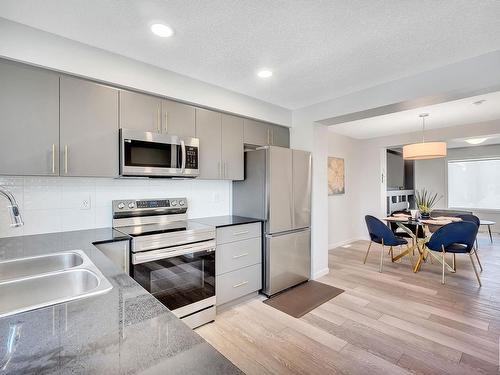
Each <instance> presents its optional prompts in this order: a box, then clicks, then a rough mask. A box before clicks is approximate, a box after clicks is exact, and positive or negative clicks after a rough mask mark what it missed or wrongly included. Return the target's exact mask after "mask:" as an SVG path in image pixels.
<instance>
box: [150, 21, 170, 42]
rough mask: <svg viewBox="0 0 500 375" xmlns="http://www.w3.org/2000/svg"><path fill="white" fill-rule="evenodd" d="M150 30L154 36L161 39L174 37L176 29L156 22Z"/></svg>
mask: <svg viewBox="0 0 500 375" xmlns="http://www.w3.org/2000/svg"><path fill="white" fill-rule="evenodd" d="M149 29H150V30H151V32H152V33H153V34H155V35H156V36H159V37H160V38H170V37H171V36H172V35H174V29H172V28H171V27H170V26H168V25H166V24H164V23H159V22H155V23H153V24H152V25H151V26H150V27H149Z"/></svg>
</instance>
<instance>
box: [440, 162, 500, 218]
mask: <svg viewBox="0 0 500 375" xmlns="http://www.w3.org/2000/svg"><path fill="white" fill-rule="evenodd" d="M488 160H496V161H500V156H493V157H485V158H468V159H467V158H466V159H448V160H446V187H445V188H446V207H448V208H449V209H450V210H463V211H473V212H491V213H500V208H477V207H457V206H450V205H449V201H450V200H449V197H450V188H449V184H448V177H449V173H450V172H449V168H448V167H449V165H450V163H464V162H465V163H466V162H474V161H488Z"/></svg>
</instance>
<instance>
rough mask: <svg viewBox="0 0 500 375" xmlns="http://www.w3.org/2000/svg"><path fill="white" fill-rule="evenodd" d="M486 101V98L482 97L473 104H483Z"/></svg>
mask: <svg viewBox="0 0 500 375" xmlns="http://www.w3.org/2000/svg"><path fill="white" fill-rule="evenodd" d="M485 101H486V99H481V100H478V101H476V102H473V103H472V104H474V105H481V104H483V103H484V102H485Z"/></svg>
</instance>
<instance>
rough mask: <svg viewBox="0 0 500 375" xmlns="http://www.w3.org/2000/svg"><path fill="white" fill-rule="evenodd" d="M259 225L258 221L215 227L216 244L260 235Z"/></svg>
mask: <svg viewBox="0 0 500 375" xmlns="http://www.w3.org/2000/svg"><path fill="white" fill-rule="evenodd" d="M260 226H261V224H260V223H251V224H242V225H233V226H230V227H222V228H217V244H223V243H228V242H234V241H241V240H246V239H248V238H254V237H260V236H261V235H260Z"/></svg>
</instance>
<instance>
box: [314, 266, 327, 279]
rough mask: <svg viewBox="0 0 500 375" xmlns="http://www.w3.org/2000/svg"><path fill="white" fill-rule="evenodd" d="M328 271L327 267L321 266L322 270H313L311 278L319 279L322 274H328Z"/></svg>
mask: <svg viewBox="0 0 500 375" xmlns="http://www.w3.org/2000/svg"><path fill="white" fill-rule="evenodd" d="M329 272H330V269H329V268H328V267H327V268H323V269H322V270H319V271H318V272H315V273H314V274H313V275H312V277H311V279H312V280H316V279H319V278H320V277H322V276H325V275H328V273H329Z"/></svg>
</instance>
